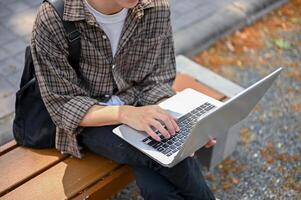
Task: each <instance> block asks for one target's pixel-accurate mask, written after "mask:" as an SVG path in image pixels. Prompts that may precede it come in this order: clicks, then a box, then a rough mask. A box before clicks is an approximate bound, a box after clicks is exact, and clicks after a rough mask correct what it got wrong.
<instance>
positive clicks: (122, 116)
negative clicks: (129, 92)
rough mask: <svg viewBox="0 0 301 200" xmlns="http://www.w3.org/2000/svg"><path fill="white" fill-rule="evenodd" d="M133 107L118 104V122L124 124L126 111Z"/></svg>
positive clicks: (126, 115)
mask: <svg viewBox="0 0 301 200" xmlns="http://www.w3.org/2000/svg"><path fill="white" fill-rule="evenodd" d="M133 107H134V106H130V105H124V106H120V108H119V114H118V122H120V123H122V124H126V122H127V117H128V113H129V112H130V109H132V108H133Z"/></svg>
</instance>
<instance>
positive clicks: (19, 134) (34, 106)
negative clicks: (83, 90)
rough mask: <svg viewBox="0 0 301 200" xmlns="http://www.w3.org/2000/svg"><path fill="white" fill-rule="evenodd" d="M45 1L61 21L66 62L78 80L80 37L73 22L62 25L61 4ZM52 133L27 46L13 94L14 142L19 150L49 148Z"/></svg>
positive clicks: (58, 0) (52, 128)
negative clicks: (66, 42) (65, 48)
mask: <svg viewBox="0 0 301 200" xmlns="http://www.w3.org/2000/svg"><path fill="white" fill-rule="evenodd" d="M45 1H47V2H49V3H50V4H51V5H52V6H53V7H54V9H55V11H56V12H57V13H58V15H59V16H60V18H61V20H62V23H63V26H64V29H65V32H66V37H67V40H68V46H69V57H68V60H69V63H70V65H71V66H72V67H73V68H74V70H75V71H76V73H77V75H78V76H79V72H78V68H79V67H78V65H79V59H80V51H81V43H80V33H79V31H78V30H77V29H76V27H75V25H74V23H73V22H67V21H63V13H64V1H63V0H44V2H45ZM55 129H56V128H55V125H54V123H53V121H52V120H51V118H50V115H49V113H48V112H47V110H46V107H45V105H44V103H43V101H42V97H41V94H40V90H39V86H38V82H37V81H36V78H35V71H34V65H33V60H32V55H31V51H30V47H29V46H27V47H26V51H25V65H24V69H23V74H22V77H21V83H20V89H19V90H18V91H17V93H16V103H15V118H14V121H13V133H14V137H15V140H16V141H17V143H18V144H19V145H21V146H26V147H32V148H52V147H54V145H55Z"/></svg>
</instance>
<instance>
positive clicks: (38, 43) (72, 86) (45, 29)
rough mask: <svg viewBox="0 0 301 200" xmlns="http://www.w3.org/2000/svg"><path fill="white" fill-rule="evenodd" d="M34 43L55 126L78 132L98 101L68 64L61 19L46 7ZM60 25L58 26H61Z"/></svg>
mask: <svg viewBox="0 0 301 200" xmlns="http://www.w3.org/2000/svg"><path fill="white" fill-rule="evenodd" d="M40 9H41V10H40V11H39V12H38V15H37V18H36V22H35V25H34V29H33V36H32V40H31V53H32V58H33V62H34V67H35V73H36V79H37V81H38V85H39V88H40V92H41V96H42V99H43V101H44V104H45V106H46V109H47V111H48V112H49V114H50V116H51V118H52V120H53V122H54V123H55V125H56V126H57V127H58V128H60V129H64V130H66V131H71V132H75V131H76V129H77V128H78V126H79V123H80V121H81V119H82V118H83V117H84V115H85V114H86V112H87V110H88V109H89V108H90V107H91V106H92V105H94V104H97V103H98V101H97V100H95V99H93V98H90V97H89V95H88V93H87V92H86V90H85V89H84V88H83V87H82V86H81V85H82V84H81V82H80V79H79V78H78V77H77V74H76V72H75V70H74V69H73V68H72V67H71V65H70V64H69V62H68V45H67V42H66V39H65V37H64V32H63V31H61V30H62V28H61V29H60V28H58V27H55V24H56V25H57V24H60V19H59V17H58V16H57V15H56V14H55V13H54V12H51V13H50V12H49V9H46V8H45V5H42V6H41V8H40ZM57 26H58V25H57Z"/></svg>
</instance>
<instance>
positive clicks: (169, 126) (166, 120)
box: [155, 113, 176, 135]
mask: <svg viewBox="0 0 301 200" xmlns="http://www.w3.org/2000/svg"><path fill="white" fill-rule="evenodd" d="M155 118H156V119H159V120H161V121H162V122H163V123H164V125H165V126H166V128H167V130H168V132H169V134H170V135H174V134H175V133H176V130H175V127H174V125H173V123H172V122H171V120H170V118H169V117H168V116H167V115H166V114H165V115H164V114H161V113H157V115H156V116H155Z"/></svg>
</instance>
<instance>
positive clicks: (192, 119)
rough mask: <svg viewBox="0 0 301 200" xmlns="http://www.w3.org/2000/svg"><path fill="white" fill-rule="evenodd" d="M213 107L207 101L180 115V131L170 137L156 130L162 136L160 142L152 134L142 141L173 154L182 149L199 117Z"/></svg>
mask: <svg viewBox="0 0 301 200" xmlns="http://www.w3.org/2000/svg"><path fill="white" fill-rule="evenodd" d="M213 108H215V106H214V105H212V104H210V103H208V102H206V103H204V104H202V105H200V106H199V107H197V108H195V109H193V110H192V111H190V112H189V113H187V114H185V115H183V116H182V117H180V118H179V119H178V120H177V122H178V126H179V127H180V131H179V132H178V133H176V134H175V135H174V136H172V137H170V138H169V139H166V138H165V137H164V136H163V135H161V133H160V132H159V131H156V133H157V134H158V136H159V137H160V138H161V141H160V142H158V141H156V140H154V139H153V138H152V137H151V136H148V137H146V138H144V139H143V140H142V142H143V143H145V144H147V145H149V146H151V147H153V148H155V149H157V150H158V151H160V152H161V153H163V154H165V155H166V156H171V155H172V154H173V153H175V152H177V151H179V150H180V148H181V146H182V145H183V144H184V142H185V139H186V138H187V136H188V135H189V133H190V130H191V129H192V127H193V126H194V124H195V123H196V122H197V120H198V118H199V117H200V116H202V115H204V114H205V113H207V112H208V111H210V110H212V109H213Z"/></svg>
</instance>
